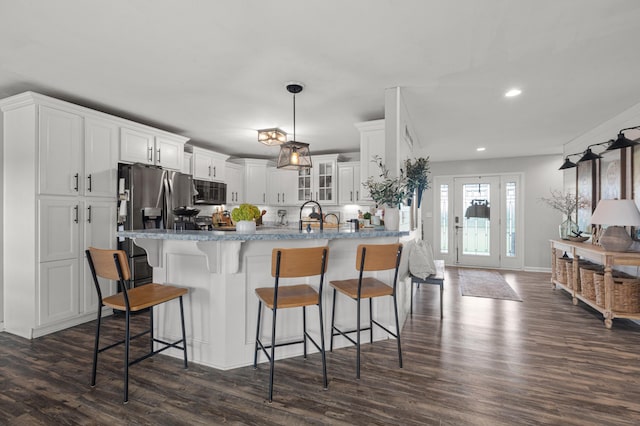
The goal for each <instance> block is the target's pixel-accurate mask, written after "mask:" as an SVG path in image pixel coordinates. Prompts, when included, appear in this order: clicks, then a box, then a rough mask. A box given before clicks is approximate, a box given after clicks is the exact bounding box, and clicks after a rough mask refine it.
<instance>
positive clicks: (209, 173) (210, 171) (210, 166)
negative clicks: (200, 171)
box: [209, 166, 211, 177]
mask: <svg viewBox="0 0 640 426" xmlns="http://www.w3.org/2000/svg"><path fill="white" fill-rule="evenodd" d="M209 177H211V166H209Z"/></svg>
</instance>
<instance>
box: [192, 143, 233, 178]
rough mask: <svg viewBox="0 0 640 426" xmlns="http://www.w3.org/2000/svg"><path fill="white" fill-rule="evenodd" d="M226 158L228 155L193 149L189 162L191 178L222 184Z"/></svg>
mask: <svg viewBox="0 0 640 426" xmlns="http://www.w3.org/2000/svg"><path fill="white" fill-rule="evenodd" d="M228 158H229V156H228V155H224V154H219V153H217V152H213V151H209V150H208V149H202V148H197V147H193V157H192V160H191V161H192V163H193V178H194V179H199V180H209V181H216V182H224V180H225V176H224V172H225V163H226V161H227V159H228Z"/></svg>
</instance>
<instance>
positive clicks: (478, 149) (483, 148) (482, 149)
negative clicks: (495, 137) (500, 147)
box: [476, 146, 487, 152]
mask: <svg viewBox="0 0 640 426" xmlns="http://www.w3.org/2000/svg"><path fill="white" fill-rule="evenodd" d="M485 149H487V148H485V147H484V146H481V147H478V148H476V151H478V152H482V151H484V150H485Z"/></svg>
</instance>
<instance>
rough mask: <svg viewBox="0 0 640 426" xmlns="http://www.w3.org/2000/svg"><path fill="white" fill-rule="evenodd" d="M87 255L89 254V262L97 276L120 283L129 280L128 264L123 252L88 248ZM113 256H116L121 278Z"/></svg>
mask: <svg viewBox="0 0 640 426" xmlns="http://www.w3.org/2000/svg"><path fill="white" fill-rule="evenodd" d="M89 253H91V260H92V262H93V267H94V269H95V271H96V275H97V276H99V277H102V278H106V279H108V280H115V281H120V280H121V279H123V280H125V281H128V280H129V279H130V278H131V272H130V271H129V263H128V262H127V256H126V254H125V253H124V251H123V250H105V249H98V248H94V247H89ZM114 255H117V256H118V261H119V262H118V263H119V264H120V268H121V271H122V276H120V274H119V273H118V268H117V266H116V262H115V259H114Z"/></svg>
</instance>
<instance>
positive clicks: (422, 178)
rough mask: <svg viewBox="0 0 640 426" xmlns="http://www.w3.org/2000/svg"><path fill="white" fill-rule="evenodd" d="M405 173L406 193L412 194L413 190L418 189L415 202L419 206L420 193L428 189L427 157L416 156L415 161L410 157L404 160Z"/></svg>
mask: <svg viewBox="0 0 640 426" xmlns="http://www.w3.org/2000/svg"><path fill="white" fill-rule="evenodd" d="M404 168H405V173H406V175H407V193H408V195H409V196H412V195H413V193H414V191H416V190H417V191H418V192H417V194H416V196H417V199H418V200H417V202H418V207H420V202H421V200H422V193H423V192H424V190H426V189H429V173H431V172H430V171H429V157H427V158H423V157H420V158H416V159H415V161H413V162H412V161H411V160H410V159H407V160H405V162H404Z"/></svg>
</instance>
